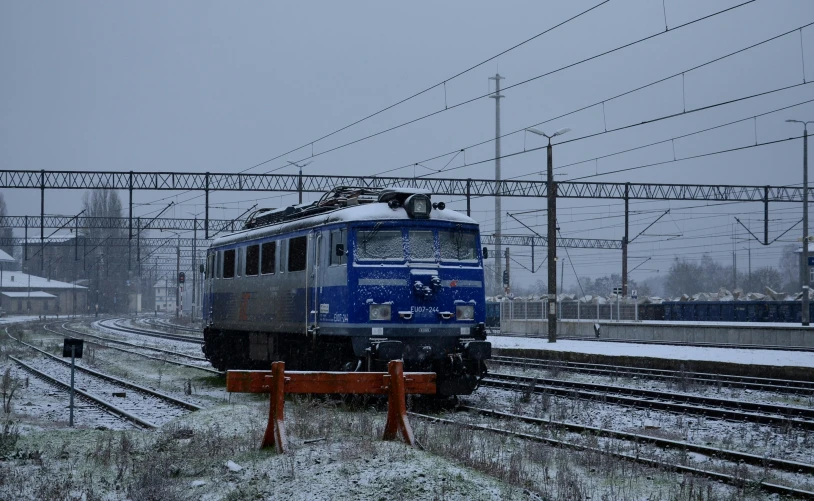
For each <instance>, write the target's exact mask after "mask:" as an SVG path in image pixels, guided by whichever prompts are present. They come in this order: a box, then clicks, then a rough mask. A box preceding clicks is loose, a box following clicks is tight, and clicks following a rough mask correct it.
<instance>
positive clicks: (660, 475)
mask: <svg viewBox="0 0 814 501" xmlns="http://www.w3.org/2000/svg"><path fill="white" fill-rule="evenodd" d="M11 329H12V328H10V330H11ZM14 329H18V327H14ZM109 334H110V335H111V336H113V335H115V334H114V333H113V332H110V333H109ZM56 337H58V336H55V335H54V334H53V333H48V332H46V331H38V330H31V329H28V328H27V331H26V333H25V338H26V340H27V341H29V342H31V343H33V344H35V345H37V346H42V347H43V348H44V349H51V348H54V347H55V346H56V344H58V343H57V341H58V340H57V339H56ZM121 337H123V338H127V339H131V340H133V341H135V340H136V338H137V337H136V336H134V335H125V336H121ZM505 339H507V340H508V341H514V342H516V341H523V340H519V339H517V338H505ZM141 341H142V342H145V343H147V342H149V343H150V344H152V343H157V344H160V345H162V346H164V347H169V346H170V345H171V343H174V342H172V341H169V340H156V339H150V340H149V341H147V340H144V339H142V340H141ZM493 341H494V338H493ZM543 343H544V342H543ZM544 344H545V343H544ZM583 344H584V343H579V344H578V345H577V346H582V345H583ZM625 346H626V347H627V349H628V351H629V347H630V345H625ZM601 347H607V343H602V344H601ZM648 347H649V346H648ZM177 348H179V349H180V348H182V346H177ZM194 348H197V349H198V350H199V347H196V346H194V345H192V346H191V347H187V349H194ZM661 348H664V347H661ZM86 349H88V348H87V347H86ZM17 350H20V347H19V344H17V343H15V342H14V341H12V340H10V339H8V338H4V339H2V340H0V351H3V352H6V353H11V354H16V352H17ZM85 362H89V363H90V365H92V366H95V367H97V368H99V369H101V370H104V371H106V372H112V373H115V374H117V375H119V376H120V377H122V378H126V379H133V380H135V381H138V382H141V383H142V384H147V385H150V386H158V387H160V388H162V389H163V391H165V392H170V393H178V394H179V395H183V398H186V399H193V400H194V399H198V401H199V402H201V403H202V404H204V405H207V407H208V408H206V409H204V410H203V411H200V412H195V413H191V414H188V415H185V416H181V417H177V418H176V419H173V420H171V421H170V422H169V423H167V424H165V425H164V426H163V427H162V428H161V429H160V430H158V431H141V430H139V431H120V430H119V431H117V430H115V428H117V426H112V425H111V424H107V425H106V428H107V429H94V428H96V427H97V426H98V424H96V425H94V424H92V421H91V420H87V421H83V423H86V424H84V426H82V427H77V428H75V429H68V428H66V426H65V423H64V418H63V417H61V416H63V415H65V414H66V411H67V409H65V406H64V404H65V402H64V397H60V396H59V395H58V394H57V393H56V392H54V391H53V390H52V389H50V388H48V386H47V385H44V384H40V383H39V382H35V381H34V380H33V379H31V380H30V384H28V385H26V386H25V387H23V388H20V390H19V394H18V395H17V396H15V397H14V401H15V402H14V412H13V414H12V419H13V421H15V422H17V423H19V428H20V430H21V432H22V436H21V437H20V438H19V440H18V441H17V442H16V444H15V445H14V447H13V448H12V450H10V451H5V452H4V451H0V499H18V500H35V499H36V500H39V499H68V498H70V499H84V500H86V501H91V500H93V501H102V500H104V501H124V500H137V499H161V500H166V501H182V500H183V501H186V500H192V499H196V500H198V499H200V500H203V501H220V500H231V501H234V500H243V499H252V500H258V501H259V500H264V501H269V500H277V499H280V500H282V499H285V500H289V499H291V500H295V501H300V500H311V499H317V500H319V499H331V500H333V499H348V500H351V499H353V500H356V499H363V500H367V499H373V500H378V499H405V500H407V499H432V500H434V499H439V500H458V499H460V500H464V499H483V500H499V499H523V500H540V499H563V500H570V499H588V496H590V499H603V498H606V499H625V500H628V499H629V500H642V501H645V500H652V499H675V500H677V501H685V500H689V499H691V498H690V497H688V495H687V491H688V489H689V492H692V489H693V487H692V486H694V488H695V489H696V491H695V492H698V490H699V489H703V492H706V493H707V497H704V499H705V500H706V499H729V498H732V499H734V498H738V499H744V500H747V499H754V500H757V499H767V497H766V496H765V495H764V494H763V493H761V492H751V491H749V490H746V489H742V490H740V491H739V490H737V489H733V488H731V487H729V486H725V485H723V484H719V483H717V482H711V481H708V480H705V479H702V478H692V477H689V476H686V475H679V474H675V473H673V472H670V471H661V470H655V469H649V468H642V467H639V466H634V465H633V464H632V463H629V462H625V461H611V460H605V459H601V458H600V457H599V456H597V455H595V454H594V455H591V454H583V453H579V452H576V451H573V450H567V449H559V448H552V447H548V446H544V445H542V444H538V443H534V442H528V441H522V440H518V439H514V438H508V437H503V436H499V435H494V434H490V433H484V432H479V431H472V430H466V429H463V428H460V427H456V426H449V425H442V424H436V423H430V422H427V421H423V420H419V419H415V420H414V419H412V418H411V421H412V425H413V429H414V430H415V432H416V437H417V438H418V440H419V441H420V443H421V444H422V445H423V446H424V447H425V449H426V450H423V451H422V450H418V449H412V448H410V447H407V446H406V445H404V444H402V443H400V442H383V441H382V440H381V438H380V437H381V433H382V429H383V426H384V420H385V416H386V411H385V409H384V408H383V406H382V405H381V404H376V402H375V400H374V401H371V403H368V404H367V405H361V406H357V407H355V408H348V407H347V406H345V405H342V404H341V403H340V402H338V401H336V400H332V399H325V400H322V399H309V398H292V399H291V400H289V401H287V402H286V426H287V432H288V434H289V438H290V445H291V451H290V453H288V454H285V455H277V454H274V453H273V452H270V451H258V450H257V447H258V444H259V443H260V439H261V437H262V434H263V431H264V430H265V425H266V420H267V416H268V403H267V402H268V400H267V397H265V396H263V395H250V394H226V393H225V392H224V390H223V388H222V386H217V385H214V380H213V378H212V377H211V376H205V375H202V374H201V373H200V371H195V370H194V369H189V368H178V367H173V366H170V365H169V364H167V365H163V364H161V363H159V362H156V361H150V360H146V359H143V358H141V357H135V356H131V355H127V354H122V353H121V352H115V351H111V350H103V349H101V348H93V349H92V350H89V352H88V358H87V359H83V361H82V363H85ZM9 366H10V364H9V361H8V360H2V359H0V372H2V371H4V370H5V368H6V367H9ZM12 371H13V372H12V377H15V378H17V380H19V381H23V380H24V379H23V378H25V376H24V375H23V374H21V373H19V372H18V371H17V370H16V369H12ZM184 382H191V383H192V385H191V386H187V387H185V385H184V384H182V383H184ZM185 388H186V389H187V391H190V390H191V393H192V394H191V395H184V393H185ZM481 392H482V395H481V394H480V393H481ZM472 398H474V399H475V402H477V403H479V404H482V405H483V406H487V404H491V405H488V406H490V407H495V408H505V409H511V410H513V411H518V410H521V409H520V408H519V407H518V406H519V405H521V404H520V403H518V398H519V397H518V396H517V395H510V396H507V392H505V391H496V390H492V389H482V390H479V393H478V394H476V395H475V396H474V397H472ZM541 398H542V397H540V398H538V397H536V396H535V397H534V398H533V399H532V401H531V402H529V403H525V404H522V406H523V407H525V410H527V411H532V413H534V414H546V413H548V414H550V415H551V416H552V417H555V418H559V419H563V420H573V421H578V422H580V421H581V422H589V423H592V424H596V425H602V426H606V427H610V426H611V425H621V426H622V427H623V428H631V429H633V430H637V431H638V430H641V429H649V430H653V429H657V431H658V430H661V431H663V432H664V433H669V434H670V435H678V437H676V438H696V439H698V440H699V441H705V442H712V441H713V440H714V441H715V442H716V443H718V442H721V443H722V445H728V446H730V447H731V448H737V446H738V444H743V445H747V444H749V443H753V444H756V443H759V444H760V447H757V445H753V447H754V448H755V449H756V450H760V451H761V452H771V453H772V454H778V452H777V451H778V450H779V451H782V452H783V453H785V454H787V455H788V456H790V457H796V458H800V459H806V458H808V457H810V455H807V454H806V453H805V452H803V451H805V450H807V443H806V440H807V435H806V436H803V435H801V434H799V433H797V434H794V433H791V434H787V435H780V434H773V433H767V430H766V429H762V428H761V427H758V426H749V425H739V426H737V427H731V426H728V424H726V423H721V424H720V426H718V425H717V423H713V422H712V420H706V419H703V418H702V419H691V420H690V419H685V418H681V417H676V416H672V415H667V414H664V413H655V412H648V411H646V410H641V411H637V412H636V413H630V412H629V410H619V409H614V408H613V407H612V406H606V405H603V404H601V403H589V402H579V403H577V402H575V401H569V400H568V399H559V398H556V399H555V398H552V399H550V400H547V401H545V402H543V401H542V400H541ZM227 402H228V403H227ZM501 402H502V403H501ZM32 403H35V404H37V405H31V404H32ZM49 405H50V406H49ZM82 411H84V412H87V410H85V409H83V410H82ZM620 416H622V417H620ZM628 416H629V417H628ZM88 417H89V416H88ZM506 426H509V427H512V426H516V425H512V424H507V425H506ZM614 427H615V426H614ZM654 427H658V428H654ZM111 428H113V429H111ZM530 431H531V430H530ZM745 431H749V432H750V433H744V432H745ZM725 432H726V433H725ZM540 433H542V434H546V432H545V431H544V430H541V431H540ZM552 433H557V432H552ZM744 437H746V438H745V439H744ZM768 437H771V438H768ZM730 440H731V441H732V443H731V444H726V442H727V441H730ZM742 440H743V441H744V442H745V443H743V442H742ZM800 440H802V442H801V443H799V444H798V443H797V442H798V441H800ZM0 445H2V440H0ZM707 489H709V490H707ZM710 496H711V497H710ZM692 499H693V500H694V499H696V498H692Z"/></svg>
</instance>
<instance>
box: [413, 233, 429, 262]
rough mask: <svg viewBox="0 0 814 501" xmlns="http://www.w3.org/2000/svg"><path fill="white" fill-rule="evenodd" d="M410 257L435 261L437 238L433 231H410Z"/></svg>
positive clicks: (415, 259)
mask: <svg viewBox="0 0 814 501" xmlns="http://www.w3.org/2000/svg"><path fill="white" fill-rule="evenodd" d="M409 242H410V259H411V260H414V261H435V239H434V238H433V235H432V231H428V230H411V231H410V237H409Z"/></svg>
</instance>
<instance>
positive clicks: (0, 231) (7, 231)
mask: <svg viewBox="0 0 814 501" xmlns="http://www.w3.org/2000/svg"><path fill="white" fill-rule="evenodd" d="M6 216H8V212H7V211H6V201H5V199H4V198H3V194H2V193H0V217H6ZM11 237H12V232H11V228H10V227H2V228H0V239H2V240H3V242H2V244H0V249H2V250H4V251H5V252H7V253H8V254H9V255H10V256H13V255H14V246H12V245H11V244H10V242H9V245H6V242H5V240H6V239H10V238H11Z"/></svg>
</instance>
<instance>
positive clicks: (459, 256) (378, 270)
mask: <svg viewBox="0 0 814 501" xmlns="http://www.w3.org/2000/svg"><path fill="white" fill-rule="evenodd" d="M419 208H420V207H419ZM409 223H410V224H405V223H404V221H400V222H398V223H396V222H377V223H362V224H358V225H354V226H353V227H352V228H351V230H350V235H349V245H350V255H349V256H348V258H349V261H350V262H351V263H352V264H351V266H349V273H348V287H349V290H350V293H349V297H348V300H349V304H348V306H349V315H348V316H349V318H348V327H349V328H350V329H351V335H352V341H353V348H354V352H355V354H356V355H357V356H369V357H373V358H377V359H380V360H390V359H392V358H403V359H404V360H405V363H407V364H408V365H412V366H414V367H418V368H422V369H430V368H435V369H436V370H438V371H439V380H443V379H447V380H448V381H449V382H448V383H446V384H449V385H452V384H454V383H452V381H453V380H456V381H458V384H462V385H464V386H466V385H470V386H471V385H472V384H473V381H472V380H469V379H468V378H467V375H469V376H474V375H475V374H479V373H480V372H481V370H482V369H481V366H482V363H483V360H485V359H487V358H489V357H490V354H491V347H490V344H489V343H487V342H486V341H485V339H486V335H485V318H486V311H485V308H486V303H485V293H484V283H483V265H482V262H481V256H480V252H479V244H480V242H479V237H478V232H477V227H474V226H472V225H463V224H456V223H450V222H445V221H427V220H411V221H410V222H409ZM329 319H330V315H326V320H328V321H330V320H329ZM439 365H440V366H442V368H441V369H440V370H439V369H438V366H439ZM444 371H446V372H451V373H455V374H456V375H457V376H459V377H458V378H457V379H456V378H444V377H442V376H441V374H442V372H444ZM439 384H443V383H439ZM471 390H472V388H469V389H468V391H464V390H463V388H455V389H454V390H453V389H452V388H450V389H449V390H448V391H447V392H448V393H468V392H471Z"/></svg>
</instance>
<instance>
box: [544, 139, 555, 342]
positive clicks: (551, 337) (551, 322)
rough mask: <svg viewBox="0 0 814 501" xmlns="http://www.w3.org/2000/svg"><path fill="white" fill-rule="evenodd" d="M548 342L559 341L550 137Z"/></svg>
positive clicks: (552, 160)
mask: <svg viewBox="0 0 814 501" xmlns="http://www.w3.org/2000/svg"><path fill="white" fill-rule="evenodd" d="M546 150H547V153H548V168H547V179H548V186H547V189H548V300H549V302H548V342H549V343H556V342H557V185H556V184H555V183H554V158H553V151H552V148H551V138H548V148H546Z"/></svg>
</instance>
